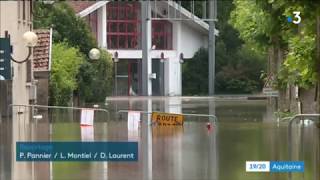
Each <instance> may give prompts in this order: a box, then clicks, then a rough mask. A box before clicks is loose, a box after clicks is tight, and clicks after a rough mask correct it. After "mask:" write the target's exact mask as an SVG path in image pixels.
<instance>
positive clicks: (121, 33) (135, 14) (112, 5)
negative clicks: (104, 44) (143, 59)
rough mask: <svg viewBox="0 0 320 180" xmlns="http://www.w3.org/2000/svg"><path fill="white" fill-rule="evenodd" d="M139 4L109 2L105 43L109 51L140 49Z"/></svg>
mask: <svg viewBox="0 0 320 180" xmlns="http://www.w3.org/2000/svg"><path fill="white" fill-rule="evenodd" d="M140 18H141V15H140V3H139V2H121V1H116V2H109V3H108V6H107V19H108V20H107V32H108V33H107V36H108V37H107V41H108V48H109V49H141V43H140V37H141V36H140V32H141V27H140V26H141V24H140Z"/></svg>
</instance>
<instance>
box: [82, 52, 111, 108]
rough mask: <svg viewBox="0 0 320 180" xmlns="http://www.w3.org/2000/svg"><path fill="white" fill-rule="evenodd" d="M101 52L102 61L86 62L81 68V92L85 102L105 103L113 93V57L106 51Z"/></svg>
mask: <svg viewBox="0 0 320 180" xmlns="http://www.w3.org/2000/svg"><path fill="white" fill-rule="evenodd" d="M100 52H101V57H100V59H98V60H91V61H93V62H91V63H89V62H85V63H84V64H83V65H82V66H81V68H80V73H81V74H82V75H81V76H80V77H79V78H78V79H79V92H80V97H82V96H84V100H85V102H92V103H94V102H103V101H104V100H105V97H106V96H109V95H111V92H112V82H113V77H112V74H113V73H112V72H113V71H112V68H113V61H112V57H111V55H110V54H109V53H108V52H107V51H106V50H103V49H100Z"/></svg>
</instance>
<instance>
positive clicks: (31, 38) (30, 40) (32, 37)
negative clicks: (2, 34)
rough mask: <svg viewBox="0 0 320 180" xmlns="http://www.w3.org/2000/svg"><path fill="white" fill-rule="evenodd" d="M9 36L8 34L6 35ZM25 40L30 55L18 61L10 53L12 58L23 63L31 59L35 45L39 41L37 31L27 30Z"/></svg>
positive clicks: (16, 61) (24, 35)
mask: <svg viewBox="0 0 320 180" xmlns="http://www.w3.org/2000/svg"><path fill="white" fill-rule="evenodd" d="M6 36H8V35H6ZM22 38H23V40H24V42H25V44H26V46H27V47H28V49H29V52H28V56H27V57H26V58H25V59H24V60H22V61H18V60H16V59H14V58H13V57H12V56H11V55H10V59H11V60H12V61H13V62H15V63H18V64H22V63H25V62H27V61H28V60H30V59H29V58H30V56H31V53H32V48H33V47H34V46H36V44H37V42H38V36H37V35H36V33H34V32H32V31H28V32H25V33H24V34H23V37H22Z"/></svg>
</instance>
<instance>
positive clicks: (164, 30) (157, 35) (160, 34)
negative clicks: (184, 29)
mask: <svg viewBox="0 0 320 180" xmlns="http://www.w3.org/2000/svg"><path fill="white" fill-rule="evenodd" d="M152 45H155V47H156V49H160V50H172V23H171V22H170V21H167V20H153V21H152Z"/></svg>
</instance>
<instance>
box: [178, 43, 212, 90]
mask: <svg viewBox="0 0 320 180" xmlns="http://www.w3.org/2000/svg"><path fill="white" fill-rule="evenodd" d="M207 67H208V51H207V50H206V49H204V48H201V49H199V50H198V52H196V54H195V55H194V57H193V58H192V59H191V60H190V61H187V62H185V63H184V64H183V67H182V73H183V75H182V78H183V79H182V87H183V88H182V90H183V95H207V94H208V69H207ZM203 68H206V69H203Z"/></svg>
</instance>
